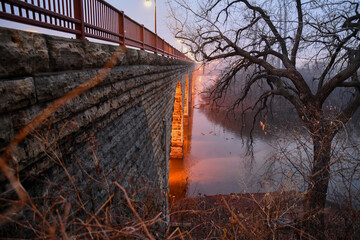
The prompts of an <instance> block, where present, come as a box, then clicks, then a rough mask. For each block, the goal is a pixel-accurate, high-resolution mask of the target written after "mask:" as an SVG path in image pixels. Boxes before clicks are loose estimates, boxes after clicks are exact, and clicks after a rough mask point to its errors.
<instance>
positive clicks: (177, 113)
mask: <svg viewBox="0 0 360 240" xmlns="http://www.w3.org/2000/svg"><path fill="white" fill-rule="evenodd" d="M183 157H184V115H183V106H182V92H181V84H180V82H179V83H178V85H177V86H176V92H175V102H174V112H173V121H172V127H171V152H170V158H174V159H182V158H183Z"/></svg>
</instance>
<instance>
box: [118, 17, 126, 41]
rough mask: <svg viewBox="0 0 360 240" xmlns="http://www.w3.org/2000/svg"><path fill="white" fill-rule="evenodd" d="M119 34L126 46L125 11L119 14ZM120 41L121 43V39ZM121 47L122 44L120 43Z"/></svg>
mask: <svg viewBox="0 0 360 240" xmlns="http://www.w3.org/2000/svg"><path fill="white" fill-rule="evenodd" d="M119 34H121V35H122V36H123V37H122V45H123V46H125V14H124V11H120V14H119ZM119 41H121V40H120V39H119ZM120 45H121V42H120Z"/></svg>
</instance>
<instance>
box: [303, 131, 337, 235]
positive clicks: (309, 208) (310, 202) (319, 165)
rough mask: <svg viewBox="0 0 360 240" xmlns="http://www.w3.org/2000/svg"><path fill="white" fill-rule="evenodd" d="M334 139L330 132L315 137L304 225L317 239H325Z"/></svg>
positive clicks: (320, 133)
mask: <svg viewBox="0 0 360 240" xmlns="http://www.w3.org/2000/svg"><path fill="white" fill-rule="evenodd" d="M332 139H333V135H332V134H331V133H330V131H329V132H325V131H319V132H318V133H317V135H313V145H314V159H313V166H312V171H311V175H310V177H309V183H308V189H307V193H306V198H305V204H304V210H305V218H304V223H305V228H306V232H307V233H308V234H310V235H311V236H313V237H315V238H316V239H325V235H324V230H325V223H324V208H325V203H326V196H327V190H328V185H329V179H330V166H329V163H330V154H331V142H332Z"/></svg>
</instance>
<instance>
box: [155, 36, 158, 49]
mask: <svg viewBox="0 0 360 240" xmlns="http://www.w3.org/2000/svg"><path fill="white" fill-rule="evenodd" d="M157 41H158V35H157V33H155V54H157V53H158V49H157Z"/></svg>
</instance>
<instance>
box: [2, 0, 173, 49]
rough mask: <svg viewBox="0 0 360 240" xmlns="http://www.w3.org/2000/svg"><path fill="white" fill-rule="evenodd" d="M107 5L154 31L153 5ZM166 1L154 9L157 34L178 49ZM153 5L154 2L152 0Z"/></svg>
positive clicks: (135, 0)
mask: <svg viewBox="0 0 360 240" xmlns="http://www.w3.org/2000/svg"><path fill="white" fill-rule="evenodd" d="M106 1H107V2H108V3H110V4H111V5H113V6H114V7H116V8H117V9H119V10H122V11H124V12H125V14H126V15H127V16H129V17H130V18H132V19H134V20H135V21H137V22H138V23H140V24H144V26H145V27H147V28H148V29H150V30H151V31H154V29H155V28H154V22H155V20H154V4H153V5H152V6H151V7H146V6H145V5H144V2H145V0H106ZM166 1H167V0H157V2H156V4H157V5H156V9H157V32H158V35H159V36H160V37H161V38H164V39H165V41H167V42H168V43H170V44H171V45H173V46H174V47H176V48H177V49H180V44H179V43H178V42H177V41H176V39H175V38H174V37H173V35H172V34H171V32H170V30H169V29H168V27H167V24H166V23H167V22H168V21H169V19H168V18H167V16H168V7H167V3H166ZM152 2H153V3H154V0H152ZM0 26H1V27H8V28H15V29H21V30H35V31H38V32H41V33H46V34H53V35H60V36H66V37H74V36H73V35H71V34H64V33H59V32H56V31H51V30H48V29H42V28H38V27H33V26H29V25H25V24H18V23H14V22H10V21H6V20H3V19H0Z"/></svg>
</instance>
